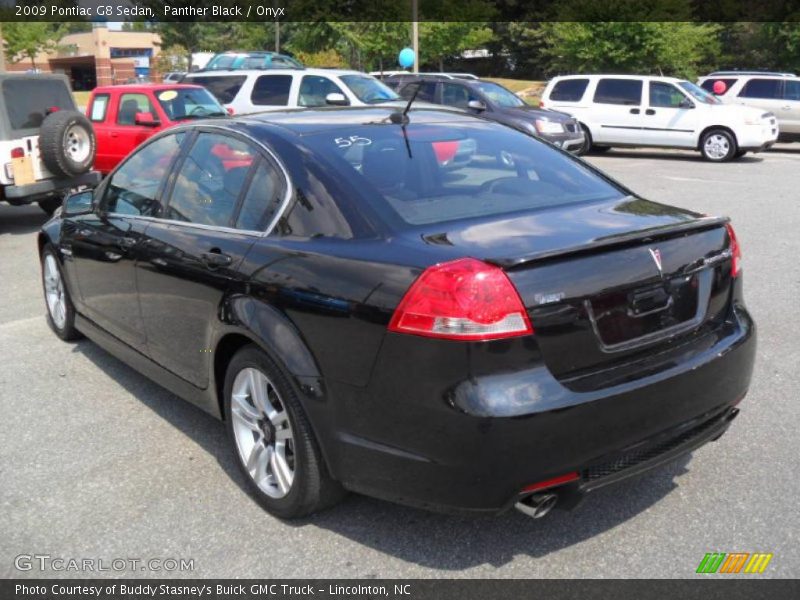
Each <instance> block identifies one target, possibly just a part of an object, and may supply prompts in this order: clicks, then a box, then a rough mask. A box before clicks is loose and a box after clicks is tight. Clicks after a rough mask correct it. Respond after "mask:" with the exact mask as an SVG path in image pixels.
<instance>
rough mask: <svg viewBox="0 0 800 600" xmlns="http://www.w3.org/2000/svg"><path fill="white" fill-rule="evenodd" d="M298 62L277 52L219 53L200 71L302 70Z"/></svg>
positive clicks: (301, 64)
mask: <svg viewBox="0 0 800 600" xmlns="http://www.w3.org/2000/svg"><path fill="white" fill-rule="evenodd" d="M302 68H303V63H301V62H300V61H299V60H297V59H294V58H292V57H291V56H286V55H285V54H278V53H277V52H267V51H260V50H259V51H253V52H220V53H219V54H215V55H214V56H213V57H211V59H210V60H209V61H208V62H207V63H206V65H205V67H203V68H202V69H201V70H202V71H242V70H250V69H302Z"/></svg>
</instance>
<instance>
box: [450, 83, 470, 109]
mask: <svg viewBox="0 0 800 600" xmlns="http://www.w3.org/2000/svg"><path fill="white" fill-rule="evenodd" d="M477 99H478V98H477V96H475V95H474V94H472V93H471V92H470V91H469V89H468V88H467V87H466V86H463V85H458V84H457V83H443V84H442V104H446V105H448V106H458V107H459V108H466V107H467V104H469V101H470V100H477Z"/></svg>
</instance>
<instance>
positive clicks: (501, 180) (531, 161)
mask: <svg viewBox="0 0 800 600" xmlns="http://www.w3.org/2000/svg"><path fill="white" fill-rule="evenodd" d="M306 139H307V141H308V144H309V145H310V146H312V147H313V148H314V149H316V150H317V151H318V152H319V154H320V155H322V156H323V157H325V158H328V159H329V160H330V162H331V163H332V164H333V165H334V168H335V169H338V170H339V175H340V176H341V177H342V178H346V179H347V180H349V181H352V182H353V183H354V185H355V186H356V187H358V188H360V189H365V190H367V191H368V192H369V193H370V194H369V195H370V196H371V197H375V198H377V199H378V205H377V207H376V208H378V210H379V211H381V212H384V211H385V210H388V211H389V212H390V213H391V214H392V215H396V216H399V217H400V219H402V221H404V222H405V223H406V224H408V225H412V226H413V225H428V224H434V223H445V222H448V221H455V220H459V219H469V218H475V217H486V216H495V215H504V214H507V213H512V212H517V211H530V210H536V209H541V208H547V207H556V206H564V205H568V204H572V203H576V202H591V201H598V200H608V199H613V198H622V197H624V196H625V195H626V194H625V192H623V191H622V190H620V189H619V188H617V187H616V186H614V185H612V184H611V183H610V182H608V181H606V180H605V179H603V178H602V177H600V176H599V175H597V174H596V173H594V172H593V171H592V170H590V169H589V168H588V167H586V166H584V165H583V164H582V163H581V162H580V161H578V160H575V159H573V158H571V157H569V156H567V155H565V154H563V153H562V152H559V151H558V150H555V149H553V148H551V147H549V146H548V145H546V144H544V143H542V142H540V141H538V140H536V139H535V138H533V137H531V136H527V135H525V134H522V133H519V132H516V131H514V130H511V129H507V128H505V127H502V126H499V125H495V124H489V123H486V124H484V123H476V124H468V125H465V124H454V123H437V124H411V125H409V126H408V127H406V128H405V135H404V128H402V127H400V126H393V125H372V126H369V125H366V126H357V127H353V128H348V129H347V130H346V131H344V130H336V131H328V132H324V133H317V134H313V135H310V136H308V137H307V138H306Z"/></svg>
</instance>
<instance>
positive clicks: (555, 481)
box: [520, 471, 580, 494]
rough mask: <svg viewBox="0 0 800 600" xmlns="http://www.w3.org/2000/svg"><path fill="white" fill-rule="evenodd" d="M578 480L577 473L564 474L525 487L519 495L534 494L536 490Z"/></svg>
mask: <svg viewBox="0 0 800 600" xmlns="http://www.w3.org/2000/svg"><path fill="white" fill-rule="evenodd" d="M578 479H580V476H579V475H578V473H577V471H572V472H571V473H565V474H564V475H559V476H558V477H553V478H552V479H546V480H545V481H540V482H538V483H532V484H531V485H526V486H525V487H524V488H522V490H521V491H520V493H521V494H526V493H528V492H535V491H536V490H543V489H546V488H551V487H555V486H557V485H562V484H564V483H569V482H571V481H577V480H578Z"/></svg>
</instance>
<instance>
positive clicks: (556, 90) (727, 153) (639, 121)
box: [541, 75, 778, 162]
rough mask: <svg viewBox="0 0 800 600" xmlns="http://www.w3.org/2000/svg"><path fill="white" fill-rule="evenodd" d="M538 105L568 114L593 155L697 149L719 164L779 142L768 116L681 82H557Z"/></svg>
mask: <svg viewBox="0 0 800 600" xmlns="http://www.w3.org/2000/svg"><path fill="white" fill-rule="evenodd" d="M541 104H542V106H544V107H546V108H553V109H556V110H561V111H564V112H567V113H569V114H571V115H572V116H574V117H575V118H577V119H578V120H579V121H580V123H581V126H582V127H583V128H584V130H585V132H586V137H587V146H588V147H589V148H591V149H592V150H595V151H602V150H607V149H608V148H610V147H615V146H622V147H626V146H627V147H633V146H655V147H663V148H690V149H694V150H699V151H700V152H701V153H702V154H703V156H704V157H705V158H706V159H707V160H711V161H715V162H722V161H726V160H731V159H733V158H738V157H740V156H743V155H744V154H745V153H746V152H758V151H760V150H764V149H765V148H768V147H769V146H771V145H772V144H774V143H775V141H776V140H777V139H778V124H777V120H776V118H775V115H773V114H772V113H770V112H765V111H763V110H760V109H757V108H751V107H747V106H737V105H731V104H723V103H722V102H720V100H718V99H717V98H716V97H715V96H714V95H713V94H709V93H708V92H707V91H706V90H704V89H702V88H701V87H699V86H697V85H695V84H694V83H691V82H689V81H685V80H682V79H675V78H672V77H648V76H638V75H571V76H567V77H555V78H553V79H552V80H551V81H550V82H549V83H548V84H547V88H545V91H544V94H543V95H542V102H541Z"/></svg>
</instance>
